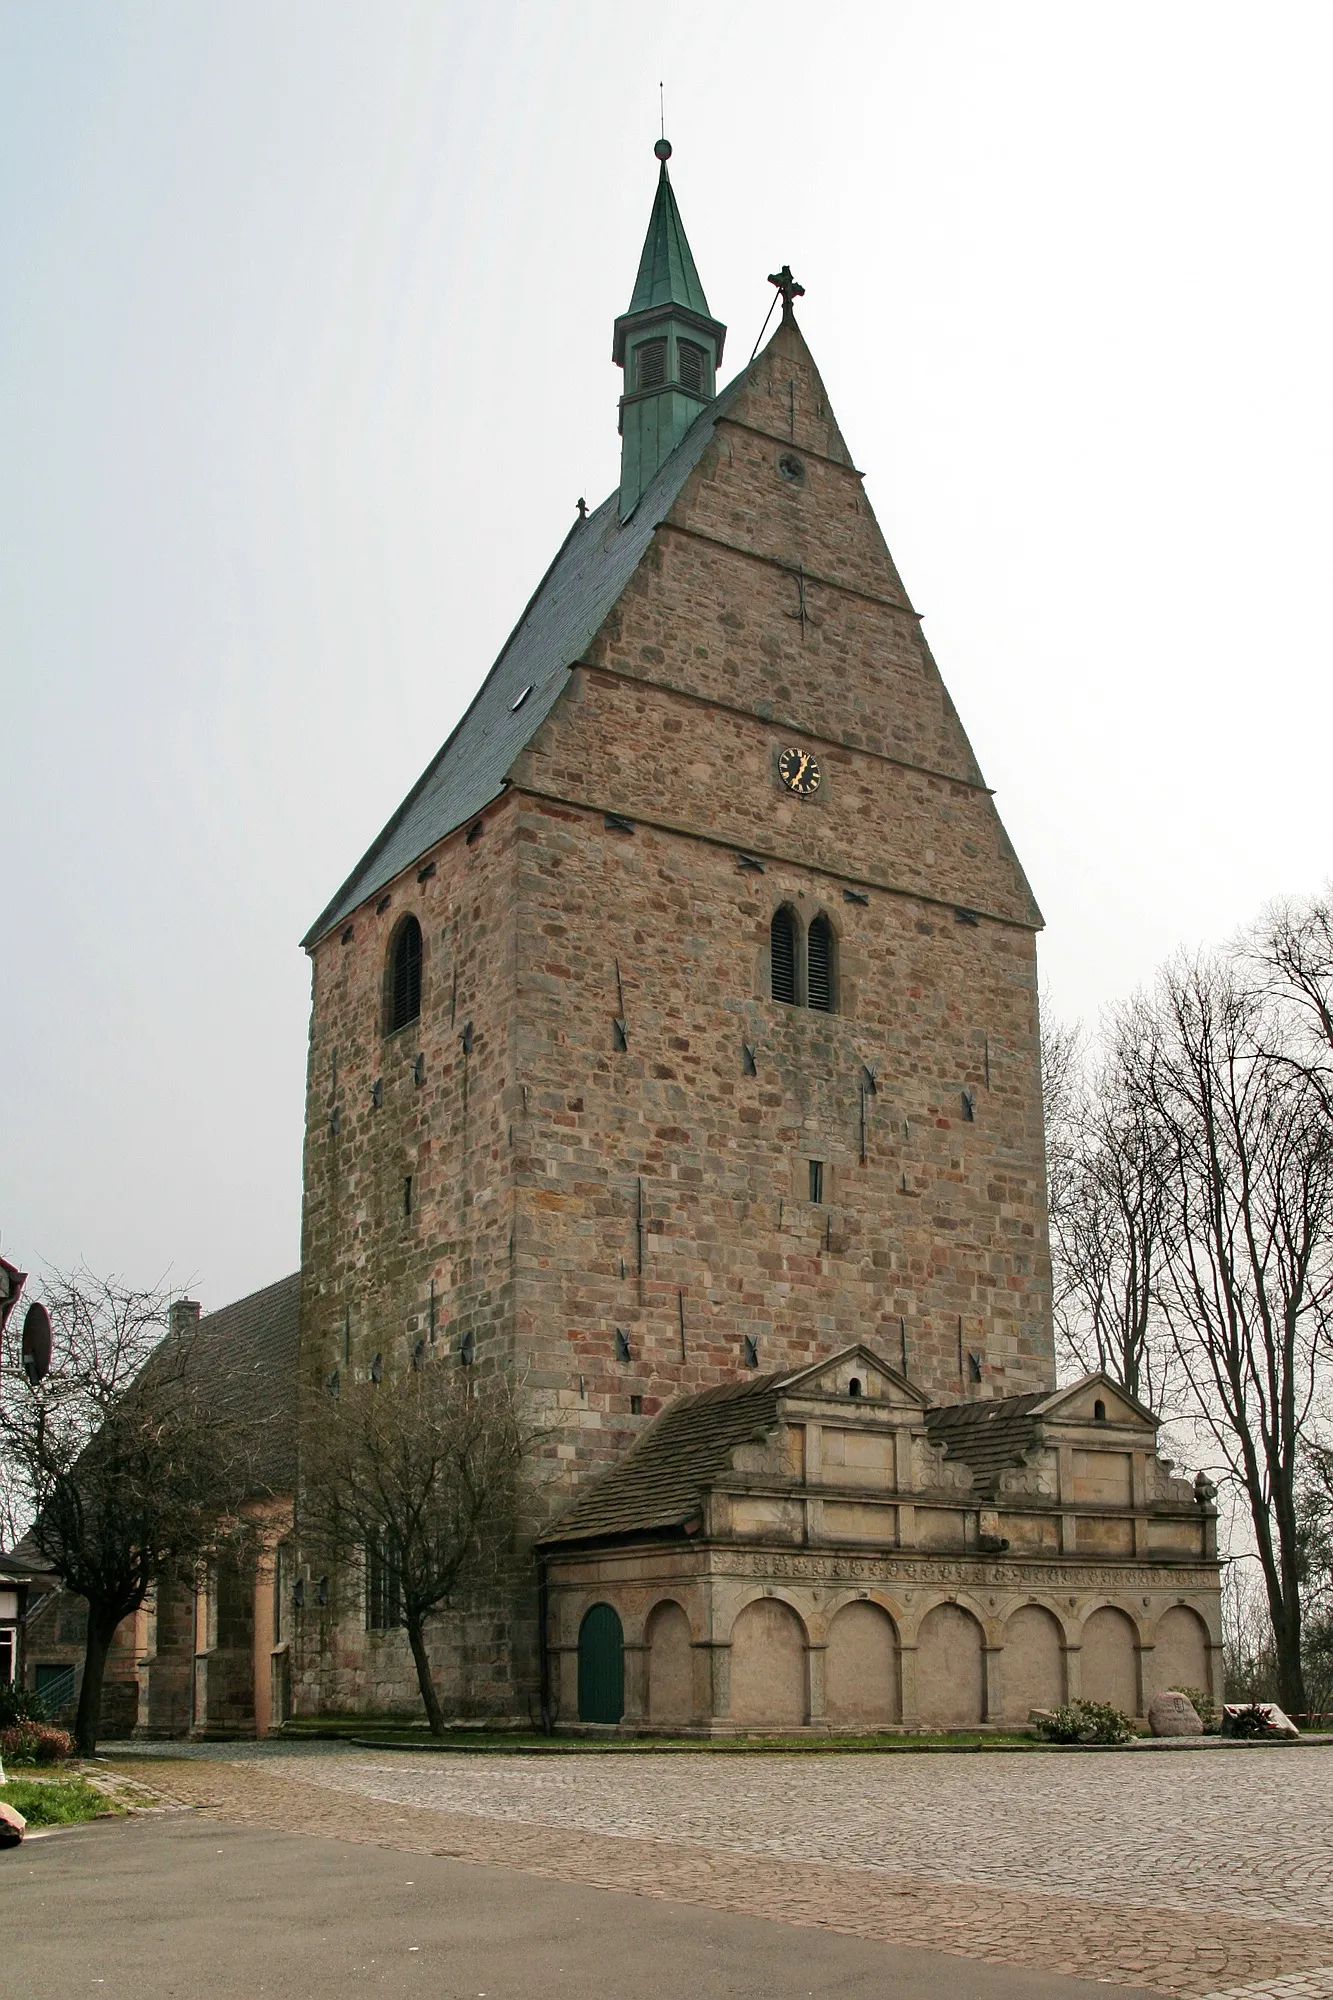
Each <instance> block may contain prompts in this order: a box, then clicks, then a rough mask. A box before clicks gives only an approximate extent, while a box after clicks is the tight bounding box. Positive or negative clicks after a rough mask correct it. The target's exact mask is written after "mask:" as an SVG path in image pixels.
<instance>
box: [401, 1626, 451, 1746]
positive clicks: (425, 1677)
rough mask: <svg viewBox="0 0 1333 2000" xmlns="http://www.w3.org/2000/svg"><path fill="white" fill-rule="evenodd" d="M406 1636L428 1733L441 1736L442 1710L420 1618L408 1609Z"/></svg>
mask: <svg viewBox="0 0 1333 2000" xmlns="http://www.w3.org/2000/svg"><path fill="white" fill-rule="evenodd" d="M407 1637H408V1642H409V1644H410V1645H411V1648H412V1658H413V1660H414V1661H415V1662H416V1669H417V1686H418V1687H419V1688H420V1689H421V1699H422V1701H423V1702H424V1704H425V1708H426V1720H427V1722H428V1723H429V1724H430V1733H431V1735H432V1736H443V1734H444V1711H443V1709H442V1708H441V1707H440V1697H439V1695H438V1694H437V1693H436V1692H435V1676H434V1674H432V1672H431V1670H430V1659H429V1657H428V1655H427V1653H426V1640H425V1636H424V1634H423V1632H422V1629H421V1620H420V1618H415V1617H413V1615H412V1613H411V1612H410V1611H409V1612H408V1614H407Z"/></svg>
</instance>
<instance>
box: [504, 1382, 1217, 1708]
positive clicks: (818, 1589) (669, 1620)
mask: <svg viewBox="0 0 1333 2000" xmlns="http://www.w3.org/2000/svg"><path fill="white" fill-rule="evenodd" d="M1157 1426H1158V1419H1157V1418H1156V1417H1155V1416H1153V1414H1152V1412H1151V1411H1149V1410H1147V1409H1145V1408H1144V1407H1143V1406H1142V1405H1141V1404H1140V1403H1138V1402H1136V1401H1134V1399H1133V1398H1131V1397H1130V1396H1128V1395H1127V1394H1126V1392H1125V1391H1124V1390H1123V1389H1122V1388H1120V1387H1119V1386H1118V1385H1117V1384H1115V1383H1114V1382H1112V1381H1111V1380H1110V1379H1109V1378H1108V1377H1106V1376H1104V1375H1089V1376H1087V1377H1085V1378H1084V1379H1083V1380H1082V1381H1080V1382H1077V1383H1074V1384H1073V1385H1072V1386H1069V1387H1066V1388H1063V1389H1056V1390H1054V1391H1044V1390H1042V1391H1036V1392H1032V1393H1028V1394H1024V1395H1017V1396H1003V1397H994V1398H990V1399H987V1400H978V1401H975V1402H963V1403H948V1404H934V1403H932V1402H931V1401H930V1399H929V1398H928V1396H927V1395H926V1394H925V1393H924V1392H923V1391H922V1390H921V1389H920V1388H919V1387H918V1386H917V1385H916V1384H914V1383H912V1382H910V1381H909V1380H908V1379H907V1378H906V1377H905V1376H904V1375H903V1374H901V1373H900V1372H899V1371H898V1370H897V1369H895V1368H893V1367H891V1366H889V1365H888V1364H887V1363H886V1362H885V1361H883V1360H882V1359H881V1358H880V1357H879V1356H878V1355H876V1354H875V1353H874V1352H873V1351H872V1350H871V1349H869V1348H867V1347H865V1346H860V1345H858V1346H855V1347H849V1348H847V1349H846V1350H844V1352H842V1353H841V1354H838V1355H835V1356H833V1357H832V1358H831V1359H830V1360H827V1361H823V1362H818V1363H816V1364H815V1365H814V1366H811V1367H807V1368H804V1369H800V1370H797V1371H795V1372H791V1373H785V1374H776V1375H768V1376H764V1377H752V1378H751V1379H750V1380H748V1381H740V1382H734V1383H726V1384H724V1385H722V1386H719V1387H717V1388H714V1389H709V1390H706V1391H705V1392H704V1393H703V1394H701V1395H698V1396H693V1397H689V1398H683V1399H681V1400H680V1401H678V1402H675V1403H673V1404H671V1405H670V1406H669V1407H668V1408H667V1409H666V1410H664V1411H663V1412H662V1414H661V1415H660V1416H659V1417H658V1418H657V1419H656V1421H655V1422H654V1423H653V1424H652V1425H651V1426H650V1427H649V1428H648V1429H647V1430H646V1431H645V1433H644V1434H643V1436H642V1437H641V1438H640V1440H639V1441H638V1443H637V1444H636V1445H635V1446H634V1448H633V1449H632V1450H631V1451H629V1452H628V1453H627V1454H626V1456H625V1457H624V1458H623V1459H622V1460H621V1461H620V1463H619V1464H617V1465H615V1466H613V1467H612V1468H611V1469H610V1470H609V1471H608V1472H607V1473H605V1474H604V1475H603V1477H602V1478H601V1479H599V1480H597V1481H596V1482H595V1483H594V1484H593V1485H591V1486H590V1487H588V1488H587V1489H586V1490H585V1491H584V1492H583V1493H582V1494H581V1495H580V1497H579V1499H578V1500H577V1501H576V1502H575V1504H574V1506H573V1507H572V1508H571V1509H570V1510H569V1511H568V1513H566V1514H565V1515H564V1517H563V1518H562V1519H561V1520H559V1521H557V1522H556V1523H555V1524H554V1525H553V1526H552V1527H551V1529H550V1530H549V1531H548V1532H547V1534H546V1536H545V1537H544V1539H543V1541H542V1542H541V1544H540V1546H539V1554H540V1558H541V1560H542V1563H543V1565H544V1569H545V1579H546V1594H547V1604H548V1612H547V1631H546V1643H547V1659H548V1673H549V1691H550V1700H551V1704H552V1706H553V1708H554V1710H555V1712H556V1716H557V1719H558V1720H559V1721H560V1722H561V1723H570V1722H573V1721H575V1720H576V1719H577V1720H578V1721H580V1722H583V1723H588V1724H603V1725H616V1724H618V1725H620V1726H621V1727H622V1728H624V1729H644V1728H651V1729H656V1728H670V1729H681V1728H687V1729H693V1730H696V1731H699V1732H701V1733H708V1734H728V1733H733V1732H741V1731H746V1730H762V1731H764V1732H769V1731H793V1730H802V1729H813V1730H823V1729H827V1728H834V1729H848V1730H873V1729H882V1728H890V1729H891V1728H896V1727H899V1726H902V1727H906V1728H911V1727H917V1726H919V1727H922V1728H933V1729H946V1728H955V1727H960V1726H970V1725H978V1724H980V1725H1004V1724H1010V1725H1012V1724H1018V1723H1024V1722H1026V1720H1027V1718H1028V1714H1029V1711H1030V1710H1031V1709H1033V1708H1050V1707H1054V1706H1056V1705H1058V1704H1059V1703H1061V1702H1063V1701H1065V1700H1070V1699H1074V1698H1075V1697H1078V1696H1080V1695H1081V1696H1083V1697H1085V1698H1089V1699H1092V1700H1096V1701H1105V1702H1111V1703H1114V1705H1115V1706H1116V1707H1118V1708H1120V1709H1123V1710H1124V1711H1125V1712H1126V1713H1127V1714H1129V1715H1131V1716H1136V1717H1142V1716H1143V1715H1144V1714H1145V1712H1146V1710H1147V1706H1148V1703H1149V1702H1150V1700H1151V1699H1152V1696H1153V1695H1154V1694H1155V1693H1156V1692H1157V1691H1158V1690H1159V1689H1163V1688H1169V1687H1179V1686H1181V1685H1185V1686H1189V1687H1197V1688H1203V1689H1205V1690H1207V1691H1208V1692H1209V1693H1211V1694H1213V1695H1214V1696H1218V1695H1220V1692H1221V1686H1222V1677H1221V1652H1222V1633H1221V1627H1220V1622H1219V1615H1218V1612H1219V1597H1218V1582H1217V1578H1218V1571H1217V1539H1216V1537H1217V1515H1216V1509H1215V1507H1214V1506H1213V1505H1212V1501H1211V1489H1209V1488H1207V1487H1201V1488H1199V1489H1197V1490H1196V1488H1195V1487H1194V1486H1192V1485H1191V1484H1190V1483H1189V1482H1188V1481H1187V1480H1182V1479H1177V1478H1174V1477H1173V1476H1172V1469H1171V1465H1170V1462H1169V1461H1166V1460H1163V1459H1160V1458H1159V1457H1158V1455H1157V1448H1156V1447H1157V1439H1156V1433H1157Z"/></svg>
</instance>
